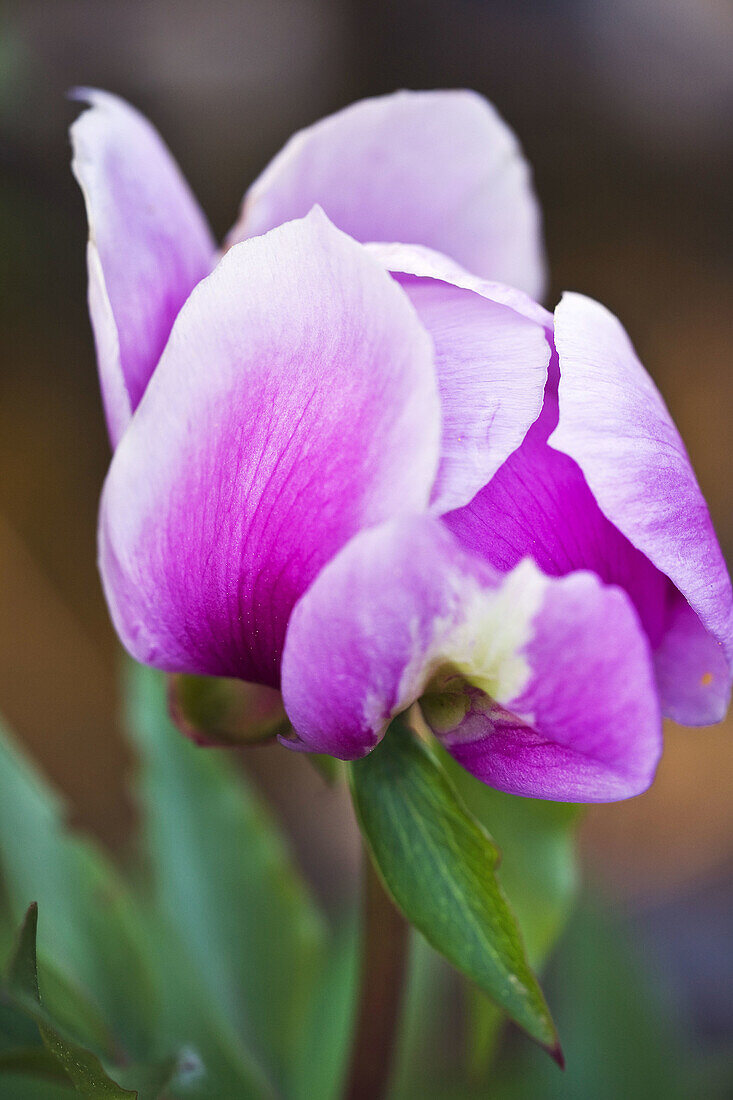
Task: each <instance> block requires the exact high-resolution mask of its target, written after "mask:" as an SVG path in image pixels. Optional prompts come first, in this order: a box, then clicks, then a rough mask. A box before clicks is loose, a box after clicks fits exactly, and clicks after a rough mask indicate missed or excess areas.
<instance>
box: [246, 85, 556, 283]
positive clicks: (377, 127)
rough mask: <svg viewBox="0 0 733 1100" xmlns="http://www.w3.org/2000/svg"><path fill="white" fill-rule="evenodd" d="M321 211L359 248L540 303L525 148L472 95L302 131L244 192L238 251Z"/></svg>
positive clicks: (356, 115) (343, 117)
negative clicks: (425, 263) (443, 257)
mask: <svg viewBox="0 0 733 1100" xmlns="http://www.w3.org/2000/svg"><path fill="white" fill-rule="evenodd" d="M314 203H319V204H320V205H321V206H322V207H323V208H324V210H325V211H326V213H327V214H328V216H329V217H330V218H331V220H332V221H333V222H334V223H335V224H336V225H338V226H339V227H340V228H341V229H343V230H345V231H346V232H347V233H350V234H351V235H352V236H353V237H356V239H357V240H360V241H364V242H366V241H405V242H407V243H409V244H422V245H428V246H429V247H431V248H435V249H438V251H440V252H445V253H446V254H447V255H448V256H451V257H452V258H453V259H454V260H457V261H458V262H459V263H461V264H463V265H464V267H466V268H468V269H469V270H471V271H475V272H476V273H477V274H478V275H483V276H485V277H486V278H491V279H498V280H501V281H502V282H505V283H508V284H509V285H510V286H516V287H520V288H521V289H522V290H526V291H527V292H528V293H529V294H531V295H533V297H535V298H538V297H540V296H541V294H542V289H543V285H544V253H543V247H542V235H541V228H540V215H539V208H538V205H537V200H536V198H535V196H534V192H533V190H532V185H531V181H530V173H529V169H528V167H527V163H526V161H525V160H524V157H523V155H522V152H521V149H520V148H519V144H518V142H517V139H516V138H515V136H514V134H513V133H512V131H511V130H510V129H509V128H508V126H507V125H506V124H505V123H504V122H503V121H502V119H501V118H499V116H498V114H497V113H496V111H495V109H494V108H493V107H492V106H491V104H490V103H488V102H487V101H486V100H485V99H483V98H482V97H481V96H479V95H476V93H475V92H470V91H462V90H453V91H432V92H406V91H402V92H397V93H395V94H394V95H388V96H382V97H378V98H375V99H365V100H361V101H360V102H358V103H354V104H352V105H351V106H350V107H347V108H346V109H345V110H343V111H339V112H338V113H337V114H335V115H331V116H329V117H328V118H325V119H322V120H321V121H320V122H317V123H316V124H315V125H314V126H311V127H309V128H308V129H306V130H302V131H300V133H298V134H295V136H294V137H292V138H291V139H290V141H289V142H288V143H287V145H286V146H285V147H284V149H282V151H281V152H280V153H279V154H278V155H277V156H276V157H275V159H274V160H273V161H272V162H271V163H270V165H269V166H268V167H267V168H266V169H265V171H264V172H263V173H262V175H261V176H260V177H259V179H258V180H257V181H256V182H255V183H254V184H253V186H252V187H251V188H250V189H249V191H248V192H247V195H246V196H245V199H244V203H243V206H242V212H241V214H240V219H239V221H238V222H237V224H236V225H235V226H234V228H233V230H232V232H231V234H230V238H229V239H230V241H231V242H232V243H233V242H235V241H240V240H243V239H244V238H246V237H251V236H254V235H255V234H258V233H264V232H265V231H266V230H268V229H272V228H273V227H274V226H276V225H279V224H281V223H282V222H285V221H288V220H289V219H290V218H297V217H301V216H302V215H304V214H307V212H308V211H309V210H310V208H311V206H313V204H314Z"/></svg>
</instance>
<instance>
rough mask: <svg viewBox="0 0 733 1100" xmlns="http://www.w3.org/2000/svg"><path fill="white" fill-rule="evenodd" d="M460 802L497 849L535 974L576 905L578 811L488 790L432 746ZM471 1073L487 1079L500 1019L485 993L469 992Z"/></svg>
mask: <svg viewBox="0 0 733 1100" xmlns="http://www.w3.org/2000/svg"><path fill="white" fill-rule="evenodd" d="M437 751H438V753H439V756H440V759H441V761H442V763H443V766H444V768H445V770H446V772H447V773H448V775H449V776H450V778H451V780H452V781H453V783H454V785H455V787H456V790H457V791H458V793H459V795H460V797H461V799H462V800H463V802H464V803H465V804H466V806H467V807H468V808H469V810H470V811H471V812H472V813H473V815H474V816H475V817H476V818H477V820H478V821H480V822H481V824H482V825H483V826H484V827H485V828H486V829H488V831H489V832H490V833H491V836H492V837H493V838H494V840H495V841H496V843H497V844H498V846H499V849H500V850H501V857H502V858H501V864H500V866H499V869H498V877H499V881H500V882H501V885H502V888H503V890H504V892H505V894H506V895H507V898H508V900H509V904H510V905H511V908H512V911H513V913H514V915H515V916H516V918H517V921H518V924H519V927H520V929H521V932H522V938H523V940H524V943H525V946H526V948H527V957H528V958H529V961H530V963H531V965H532V967H533V968H534V969H535V970H538V969H541V968H542V967H543V965H544V963H545V961H546V959H547V956H548V954H549V952H550V951H551V949H552V947H553V946H554V944H555V943H556V942H557V939H558V937H559V936H560V934H561V933H562V931H563V929H564V928H565V925H566V923H567V921H568V918H569V917H570V914H571V912H572V910H573V906H574V904H575V899H576V896H577V890H578V868H577V859H576V850H575V848H576V845H575V835H576V831H577V825H578V823H579V821H580V817H581V814H582V807H580V806H576V805H572V804H571V803H567V802H548V801H544V800H540V799H533V798H520V797H519V796H517V795H511V794H505V793H503V792H502V791H495V790H494V789H493V788H492V787H487V785H486V784H485V783H481V782H480V781H479V780H478V779H475V778H474V777H473V776H472V775H470V774H469V773H468V772H467V771H466V770H465V768H462V767H461V766H460V764H457V763H456V761H455V760H453V758H452V757H451V756H449V754H448V753H447V752H445V750H444V749H441V748H440V747H439V746H438V747H437ZM467 999H468V1031H469V1036H468V1039H469V1050H468V1059H469V1068H470V1073H471V1076H472V1078H473V1079H475V1080H481V1079H483V1078H485V1077H486V1074H487V1072H488V1068H489V1064H490V1062H491V1059H492V1055H493V1053H494V1050H495V1047H496V1043H497V1041H498V1038H499V1033H500V1029H501V1026H502V1024H503V1023H504V1021H505V1017H504V1015H503V1013H502V1012H500V1011H499V1009H498V1008H497V1007H496V1005H495V1004H493V1003H492V1002H491V1001H489V1000H488V999H487V998H486V997H485V996H483V994H481V993H480V992H478V991H477V990H475V989H469V990H467Z"/></svg>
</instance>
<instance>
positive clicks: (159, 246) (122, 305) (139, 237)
mask: <svg viewBox="0 0 733 1100" xmlns="http://www.w3.org/2000/svg"><path fill="white" fill-rule="evenodd" d="M74 95H75V97H76V98H78V99H80V100H82V101H83V102H85V103H88V104H89V107H90V109H89V110H87V111H84V113H83V114H82V115H80V117H79V118H78V119H77V120H76V122H75V123H74V124H73V126H72V127H71V141H72V145H73V149H74V159H73V161H72V169H73V171H74V175H75V176H76V178H77V180H78V182H79V185H80V187H81V189H82V192H83V194H84V201H85V203H86V208H87V217H88V219H89V244H88V246H87V264H88V269H89V312H90V314H91V319H92V327H93V329H94V337H95V343H96V347H97V360H98V364H99V375H100V383H101V387H102V398H103V401H104V407H105V413H106V416H107V425H108V428H109V434H110V439H111V441H112V445H113V446H115V445H116V443H117V441H118V440H119V438H120V436H121V435H122V432H123V431H124V430H125V428H126V427H127V424H128V423H129V420H130V417H131V416H132V413H133V412H134V411H135V409H136V407H137V405H138V402H139V401H140V398H141V397H142V395H143V393H144V391H145V387H146V386H147V384H148V380H149V379H150V376H151V374H152V373H153V371H154V370H155V366H156V364H157V362H158V359H159V358H160V355H161V352H162V351H163V348H164V346H165V342H166V340H167V339H168V335H169V333H170V330H171V326H172V324H173V321H174V320H175V318H176V315H177V313H178V311H179V310H180V308H181V306H182V305H183V303H184V301H185V300H186V298H187V297H188V295H189V294H190V292H191V290H192V289H193V287H194V286H195V285H196V283H197V282H198V281H199V280H200V279H202V278H203V277H204V275H207V274H208V272H209V271H210V270H211V268H212V266H213V263H214V254H215V245H214V241H213V238H212V236H211V232H210V230H209V227H208V225H207V223H206V220H205V218H204V216H203V214H202V212H201V210H200V208H199V206H198V204H197V202H196V200H195V198H194V197H193V195H192V194H191V191H190V190H189V188H188V185H187V183H186V181H185V180H184V178H183V176H182V175H181V172H180V170H179V168H178V166H177V165H176V163H175V161H174V160H173V158H172V157H171V155H170V153H169V152H168V149H167V148H166V146H165V145H164V144H163V142H162V140H161V138H160V136H159V135H158V133H157V131H156V130H155V129H154V128H153V127H152V126H151V125H150V123H149V122H148V121H147V120H146V119H145V118H143V116H142V115H140V114H139V113H138V112H137V111H135V110H134V109H133V108H132V107H130V106H129V104H127V103H125V102H124V101H123V100H121V99H118V98H117V96H114V95H110V94H109V93H108V92H100V91H95V90H93V89H86V88H83V89H79V90H78V91H77V92H75V93H74Z"/></svg>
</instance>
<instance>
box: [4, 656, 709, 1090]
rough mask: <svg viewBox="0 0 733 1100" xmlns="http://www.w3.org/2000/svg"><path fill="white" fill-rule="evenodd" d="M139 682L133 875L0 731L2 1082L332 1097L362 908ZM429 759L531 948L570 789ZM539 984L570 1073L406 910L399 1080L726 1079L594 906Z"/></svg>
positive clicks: (669, 1086) (507, 1086)
mask: <svg viewBox="0 0 733 1100" xmlns="http://www.w3.org/2000/svg"><path fill="white" fill-rule="evenodd" d="M129 700H130V702H129V711H128V714H129V725H130V731H131V736H132V739H133V742H134V745H135V747H136V750H137V755H138V761H139V765H138V770H137V776H136V784H135V789H136V792H137V795H138V802H139V811H140V813H139V817H140V829H139V833H140V836H139V841H140V842H139V851H138V855H137V859H136V861H135V862H134V864H133V865H132V867H131V868H130V869H129V870H128V873H126V874H124V875H123V874H121V873H120V871H118V870H117V869H116V868H115V867H114V866H113V865H112V864H111V862H110V861H109V859H108V858H107V857H106V856H105V855H104V853H102V852H101V851H100V850H99V849H98V848H97V847H96V846H94V845H93V844H91V843H89V842H88V841H87V840H85V839H82V838H81V837H79V836H78V835H76V834H75V833H74V832H73V831H72V830H70V829H69V827H68V826H67V824H66V822H65V817H64V812H63V808H62V806H61V805H60V803H59V800H58V799H57V797H56V796H55V795H54V794H53V792H51V791H50V790H49V789H48V787H47V786H46V784H45V783H44V782H43V781H42V780H41V778H40V777H39V776H38V774H37V773H36V772H35V770H34V769H33V767H32V766H31V764H30V763H29V762H28V761H27V760H25V759H24V757H23V756H22V754H21V753H20V752H19V751H18V749H17V748H16V747H15V746H14V745H13V743H12V740H11V739H10V738H9V737H8V736H7V735H5V734H4V735H2V736H1V737H0V953H1V954H2V957H3V958H4V959H6V960H7V962H6V964H5V967H4V969H5V973H6V978H5V980H4V983H3V984H2V985H1V986H0V1098H7V1100H55V1098H62V1097H67V1096H70V1095H73V1094H74V1093H77V1094H80V1095H86V1096H100V1097H102V1096H120V1097H122V1096H125V1095H138V1097H140V1098H141V1100H154V1098H155V1097H161V1098H162V1097H167V1098H169V1100H186V1098H193V1100H195V1098H197V1097H199V1098H201V1100H219V1098H221V1100H230V1098H234V1097H237V1098H243V1100H246V1098H248V1097H249V1098H252V1100H268V1098H269V1100H274V1098H275V1097H279V1098H282V1100H311V1098H318V1100H338V1097H339V1096H340V1095H341V1088H342V1081H343V1078H344V1073H345V1067H346V1063H347V1059H348V1055H349V1048H350V1037H351V1033H352V1027H353V1021H354V1003H355V993H356V989H355V987H356V975H357V969H358V967H357V955H358V936H357V934H356V932H357V929H356V921H355V919H354V916H353V914H344V915H343V919H342V920H339V921H337V922H336V924H337V927H335V928H332V927H330V926H329V923H328V922H327V921H326V920H325V918H324V916H323V915H322V914H321V913H320V911H319V909H318V907H317V905H316V904H315V902H314V900H313V898H312V897H311V896H310V893H309V891H308V888H307V886H306V884H305V883H304V881H303V879H302V878H301V876H300V875H299V873H298V871H297V869H296V868H295V866H294V864H293V862H292V859H291V857H290V854H289V852H288V849H287V845H286V843H285V841H284V839H283V837H282V835H281V833H280V830H279V829H278V827H277V825H276V823H275V822H274V821H273V819H272V817H271V815H270V813H269V812H268V810H267V809H266V807H265V806H264V805H263V804H262V802H261V800H260V798H259V797H258V796H257V795H256V793H255V792H254V791H253V790H252V789H251V787H250V785H249V784H248V782H247V781H246V779H245V778H244V777H243V775H242V774H241V773H240V771H239V769H237V768H236V767H234V766H233V762H232V760H231V758H230V757H229V755H228V754H226V753H225V752H222V751H220V750H202V749H198V748H196V747H195V746H193V745H192V744H190V743H188V742H187V741H186V740H185V739H184V738H183V737H182V736H181V735H180V734H179V733H178V732H177V731H176V730H175V729H174V728H173V726H172V725H171V723H170V721H169V719H168V717H167V711H166V699H165V684H164V679H163V678H162V677H161V676H159V675H158V674H156V673H153V672H151V671H149V670H145V669H138V668H135V669H134V670H131V672H130V679H129ZM394 747H395V749H397V748H398V746H397V742H395V744H394ZM404 747H405V746H404V744H403V745H402V748H403V749H404ZM420 751H421V749H420ZM398 755H399V754H398ZM374 760H376V761H377V763H378V759H377V757H376V756H375V757H374ZM426 760H427V763H426V761H424V760H423V759H422V756H421V758H420V761H419V763H420V764H421V767H420V768H419V769H418V772H419V773H420V776H422V778H423V779H425V777H426V775H427V773H425V768H426V767H427V768H428V772H430V775H427V779H428V780H430V782H429V783H428V787H430V789H431V790H433V793H434V789H437V788H435V786H434V784H433V782H432V780H431V776H432V775H433V773H432V771H431V769H432V768H435V769H436V770H437V771H438V774H442V773H440V771H439V768H438V763H437V760H436V758H435V757H434V756H430V755H428V756H427V757H426ZM373 762H374V761H373ZM442 763H443V764H444V766H445V768H446V770H447V771H448V772H449V773H450V777H451V780H452V783H453V784H455V786H456V787H457V788H458V789H459V792H460V796H461V799H462V800H463V801H464V802H465V803H466V805H467V806H468V807H469V808H470V810H471V811H472V812H473V814H474V815H475V816H476V819H477V820H478V821H480V822H481V823H482V825H483V826H484V827H485V828H488V829H489V830H490V831H491V833H492V835H493V837H494V838H495V840H496V841H497V842H498V844H499V846H500V847H501V849H502V853H503V859H502V863H501V865H500V867H499V870H498V874H499V877H500V881H501V883H502V886H503V889H504V890H505V892H506V894H507V896H508V898H509V901H510V902H511V905H512V906H513V909H514V911H515V913H516V915H517V916H518V918H519V923H520V926H521V927H522V929H523V932H524V936H525V943H526V948H527V951H528V954H529V957H530V960H531V962H532V963H533V964H534V965H535V966H537V965H540V963H541V962H542V961H543V960H544V958H545V956H546V955H547V953H548V952H549V950H550V948H551V947H552V945H553V943H554V942H555V940H556V938H557V937H558V935H560V933H561V931H562V928H563V925H564V924H565V922H566V920H567V917H568V914H569V912H570V909H571V906H572V902H573V898H574V894H575V870H574V854H573V827H574V823H575V820H576V817H577V811H576V810H575V809H574V808H572V807H565V806H557V805H552V804H548V803H533V802H531V801H529V800H526V799H524V800H523V799H514V798H511V797H510V796H506V795H498V794H497V793H496V792H493V791H488V790H487V789H486V788H484V787H482V786H481V785H480V784H476V783H475V781H474V780H471V779H470V778H469V777H466V776H465V774H464V773H463V772H461V771H460V769H457V768H456V767H455V766H454V765H452V764H451V763H450V761H448V760H447V759H446V760H443V761H442ZM428 765H429V766H428ZM433 778H434V776H433ZM413 780H415V776H413ZM442 782H443V780H442V779H441V780H440V782H439V783H438V786H440V784H441V783H442ZM445 782H448V781H447V780H446V781H445ZM362 793H363V792H362ZM464 827H465V826H464V825H463V824H461V829H462V828H464ZM483 835H484V836H485V834H483ZM485 843H486V844H488V845H489V847H491V842H490V841H489V840H488V838H486V839H485ZM492 859H493V857H492ZM34 902H37V903H38V934H37V940H36V926H35V921H36V911H35V908H30V909H29V907H31V906H32V903H34ZM19 929H20V932H19V931H18V930H19ZM36 944H37V947H36ZM548 988H549V991H550V1003H551V1004H552V1006H553V1013H554V1015H555V1018H556V1021H557V1024H558V1027H559V1030H560V1034H561V1036H562V1040H563V1046H564V1049H565V1053H566V1057H567V1063H568V1068H567V1070H566V1072H565V1073H564V1074H563V1073H561V1072H560V1071H559V1069H558V1068H557V1067H556V1066H555V1065H554V1064H553V1063H552V1062H551V1061H550V1060H549V1059H548V1058H547V1057H546V1055H544V1054H543V1052H542V1051H540V1050H539V1049H538V1048H536V1047H534V1046H533V1045H532V1044H531V1043H528V1042H526V1040H525V1039H524V1038H523V1037H522V1036H520V1035H519V1033H513V1032H512V1030H511V1029H509V1030H507V1028H506V1026H505V1021H504V1019H503V1017H502V1016H501V1015H500V1014H499V1013H498V1012H497V1010H496V1009H495V1008H494V1006H493V1005H491V1004H490V1003H489V1002H488V1001H487V1000H486V999H485V998H483V996H481V998H480V999H478V997H479V995H478V994H476V993H475V992H474V993H473V994H470V995H469V996H467V990H468V986H467V983H465V982H464V981H463V979H460V978H459V977H458V975H457V974H456V972H455V971H454V970H452V968H451V967H449V966H448V964H447V963H446V962H445V961H444V960H443V959H442V958H441V957H440V956H439V955H438V954H437V953H436V952H435V951H434V950H433V949H432V948H431V947H429V946H428V945H427V943H426V942H425V941H424V940H423V939H422V937H421V936H420V935H419V934H417V933H414V934H413V938H412V951H411V960H410V966H409V980H408V985H407V990H406V996H405V1001H404V1006H403V1013H402V1025H401V1029H400V1035H399V1038H398V1044H397V1058H396V1064H395V1070H394V1073H393V1084H392V1089H391V1093H390V1100H479V1098H489V1100H535V1098H540V1097H541V1098H542V1100H553V1098H555V1097H557V1098H558V1100H559V1098H562V1100H588V1098H589V1097H593V1098H594V1100H618V1098H619V1097H624V1100H636V1098H637V1097H638V1098H639V1100H642V1097H643V1098H644V1100H649V1098H651V1100H656V1098H657V1097H658V1098H659V1100H693V1097H695V1098H696V1097H697V1096H702V1095H704V1096H705V1097H706V1100H724V1098H725V1097H726V1095H727V1092H726V1088H727V1085H728V1084H729V1080H730V1078H729V1076H728V1074H729V1071H730V1068H731V1067H730V1065H729V1064H727V1063H725V1062H723V1063H721V1062H720V1061H718V1062H717V1063H715V1064H712V1063H711V1064H709V1065H702V1064H700V1063H699V1062H696V1061H694V1060H693V1058H692V1056H691V1055H689V1054H688V1053H687V1048H686V1046H685V1043H684V1039H683V1038H681V1037H680V1036H679V1034H678V1033H677V1031H676V1030H675V1028H674V1027H673V1026H672V1024H671V1023H670V1022H669V1021H668V1020H667V1019H666V1017H665V1014H664V1012H663V1011H662V1010H661V1008H660V1005H659V1003H658V1001H657V999H656V998H655V995H654V992H653V990H652V988H651V987H650V985H649V983H648V982H647V980H646V979H645V974H644V965H643V961H640V960H638V959H637V958H635V957H634V955H633V952H632V951H631V950H630V949H629V947H628V945H627V944H626V943H625V942H624V941H623V939H622V938H620V937H619V935H618V933H617V932H616V931H615V930H614V929H613V928H612V927H610V926H609V925H608V924H607V923H606V922H604V921H603V920H601V919H600V918H599V917H598V915H597V914H596V913H594V912H593V911H592V910H590V909H588V907H587V906H584V907H582V908H581V911H580V913H579V914H578V916H577V917H576V918H575V919H574V920H573V921H572V922H571V924H570V926H569V929H568V931H567V932H566V933H565V935H564V936H563V938H562V942H561V946H560V950H559V952H557V953H556V956H555V958H554V960H553V964H552V967H551V970H550V975H549V986H548ZM487 1006H488V1007H487Z"/></svg>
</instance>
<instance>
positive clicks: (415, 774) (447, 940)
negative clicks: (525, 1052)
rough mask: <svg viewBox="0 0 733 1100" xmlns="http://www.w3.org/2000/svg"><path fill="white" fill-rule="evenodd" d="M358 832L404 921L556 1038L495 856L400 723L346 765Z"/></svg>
mask: <svg viewBox="0 0 733 1100" xmlns="http://www.w3.org/2000/svg"><path fill="white" fill-rule="evenodd" d="M351 786H352V794H353V799H354V805H355V808H356V812H357V816H358V818H359V823H360V825H361V829H362V832H363V834H364V837H365V839H366V841H367V843H368V845H369V848H370V851H371V853H372V855H373V857H374V862H375V865H376V867H377V868H378V870H379V872H380V874H381V876H382V878H383V880H384V883H385V885H386V887H387V888H388V890H389V891H390V893H391V895H392V897H393V898H394V900H395V902H396V904H397V905H398V906H399V908H400V909H401V910H402V911H403V913H404V914H405V916H406V917H407V918H408V920H410V921H411V922H412V923H413V924H414V925H415V927H416V928H418V929H419V931H420V932H422V934H423V935H424V936H425V938H426V939H427V940H428V942H429V943H431V944H432V945H433V947H435V948H436V950H438V951H439V952H440V953H441V954H442V955H444V956H445V957H446V958H447V959H448V960H449V961H450V962H451V963H453V965H454V966H455V967H457V968H458V969H459V970H460V971H462V972H463V973H464V974H465V975H466V976H467V977H469V978H470V979H471V980H472V981H474V982H475V983H476V984H477V985H478V986H479V987H480V988H481V989H483V991H484V992H485V993H487V994H488V995H489V996H490V997H491V998H492V999H493V1000H494V1001H496V1003H497V1004H498V1005H500V1006H501V1007H502V1008H503V1009H504V1011H505V1012H507V1013H508V1014H509V1015H510V1016H511V1017H512V1019H514V1020H516V1022H517V1023H518V1024H520V1025H521V1026H522V1027H523V1028H524V1029H525V1030H526V1031H527V1032H528V1034H529V1035H531V1036H532V1038H534V1039H536V1040H537V1041H538V1042H539V1043H540V1044H541V1045H542V1046H544V1047H546V1048H547V1049H548V1050H549V1051H550V1053H552V1054H553V1056H555V1057H560V1055H559V1046H558V1041H557V1034H556V1032H555V1027H554V1024H553V1022H552V1017H551V1016H550V1012H549V1009H548V1008H547V1005H546V1003H545V999H544V997H543V995H542V991H541V989H540V987H539V985H538V983H537V980H536V978H535V976H534V974H533V973H532V971H531V969H530V967H529V963H528V962H527V958H526V955H525V951H524V946H523V943H522V939H521V935H520V933H519V929H518V927H517V923H516V920H515V918H514V916H513V914H512V912H511V910H510V909H509V906H508V904H507V902H506V899H505V897H504V895H503V893H502V890H501V888H500V886H499V883H498V881H497V877H496V873H495V872H496V867H497V864H498V861H499V852H498V849H497V847H496V845H495V844H494V842H493V841H492V840H491V838H490V836H489V835H488V833H487V832H486V831H485V829H484V828H483V827H482V826H481V825H479V823H478V822H477V821H476V819H475V818H474V817H472V816H471V814H470V813H469V812H468V811H467V810H466V808H465V807H464V806H463V805H462V803H461V802H460V800H459V799H458V796H457V794H456V792H455V789H454V788H453V786H452V785H451V783H450V781H449V780H448V778H447V777H446V775H445V772H444V771H443V770H442V769H441V767H440V765H439V763H438V761H437V759H436V758H435V756H434V755H433V753H432V752H431V751H430V750H429V749H428V748H427V746H426V745H424V744H423V743H421V742H420V741H418V739H417V738H416V737H415V736H414V734H413V733H412V731H411V730H410V728H409V726H408V725H407V723H406V720H405V719H404V718H399V719H397V720H395V721H394V722H393V723H392V725H391V727H390V729H389V730H388V731H387V734H386V736H385V737H384V739H383V740H382V742H381V744H379V745H378V746H377V748H376V749H374V751H373V752H371V753H370V754H369V755H368V756H366V757H364V758H363V759H362V760H358V761H356V762H355V763H354V764H352V765H351Z"/></svg>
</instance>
